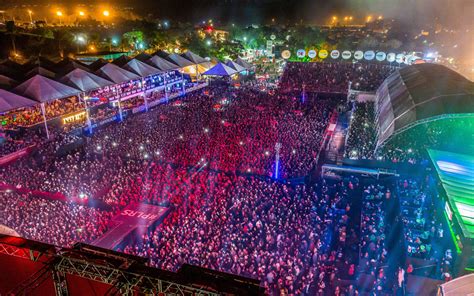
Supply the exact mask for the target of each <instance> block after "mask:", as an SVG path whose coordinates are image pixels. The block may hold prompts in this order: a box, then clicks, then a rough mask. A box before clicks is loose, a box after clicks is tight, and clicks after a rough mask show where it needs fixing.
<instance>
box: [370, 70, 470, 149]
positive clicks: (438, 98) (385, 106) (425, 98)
mask: <svg viewBox="0 0 474 296" xmlns="http://www.w3.org/2000/svg"><path fill="white" fill-rule="evenodd" d="M375 109H376V124H377V147H380V146H383V145H384V144H385V143H386V142H387V141H388V140H390V139H391V138H392V137H393V136H394V135H396V134H399V133H401V132H403V131H405V130H407V129H410V128H412V127H414V126H416V125H418V124H420V123H424V122H428V121H433V120H437V119H441V118H446V117H448V116H459V117H474V83H473V82H472V81H470V80H468V79H467V78H465V77H463V76H462V75H460V74H459V73H457V72H455V71H453V70H451V69H449V68H447V67H444V66H441V65H437V64H418V65H412V66H408V67H405V68H400V69H398V70H397V71H395V72H394V73H393V74H392V75H390V76H389V77H388V78H387V79H386V80H385V81H384V82H383V84H382V85H381V86H380V87H379V89H378V90H377V93H376V106H375Z"/></svg>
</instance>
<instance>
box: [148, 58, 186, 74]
mask: <svg viewBox="0 0 474 296" xmlns="http://www.w3.org/2000/svg"><path fill="white" fill-rule="evenodd" d="M147 63H148V64H150V65H153V66H154V67H155V68H158V69H160V70H162V71H169V70H176V69H178V68H179V66H178V65H176V64H174V63H171V62H169V61H167V60H165V59H164V58H162V57H159V56H157V55H155V56H152V57H151V58H150V59H149V60H148V61H147Z"/></svg>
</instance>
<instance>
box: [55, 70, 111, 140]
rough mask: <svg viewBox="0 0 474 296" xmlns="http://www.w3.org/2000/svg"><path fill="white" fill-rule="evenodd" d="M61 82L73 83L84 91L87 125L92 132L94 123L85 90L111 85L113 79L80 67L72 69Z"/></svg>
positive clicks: (82, 97)
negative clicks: (91, 119) (110, 79)
mask: <svg viewBox="0 0 474 296" xmlns="http://www.w3.org/2000/svg"><path fill="white" fill-rule="evenodd" d="M61 82H64V83H66V84H69V85H72V86H74V87H76V88H77V89H80V90H81V91H82V92H83V93H82V96H81V99H82V102H83V104H84V109H85V110H86V117H87V125H88V126H89V131H90V132H92V123H91V121H90V115H89V107H88V106H87V102H86V100H85V99H84V96H85V92H88V91H92V90H96V89H99V88H102V87H106V86H110V85H113V84H114V83H113V82H112V81H109V80H107V79H105V78H102V77H99V76H97V75H95V74H93V73H90V72H87V71H84V70H82V69H79V68H78V69H75V70H72V71H71V72H69V73H68V74H66V75H65V76H64V77H62V78H61Z"/></svg>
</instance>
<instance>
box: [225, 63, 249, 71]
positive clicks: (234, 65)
mask: <svg viewBox="0 0 474 296" xmlns="http://www.w3.org/2000/svg"><path fill="white" fill-rule="evenodd" d="M225 64H226V65H227V66H229V67H231V68H232V69H234V70H235V71H237V72H239V73H240V72H243V71H245V70H247V69H246V68H244V67H242V66H241V65H239V64H237V63H236V62H234V61H231V60H228V61H227V63H225Z"/></svg>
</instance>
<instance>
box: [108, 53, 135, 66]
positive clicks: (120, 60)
mask: <svg viewBox="0 0 474 296" xmlns="http://www.w3.org/2000/svg"><path fill="white" fill-rule="evenodd" d="M131 60H132V59H131V58H129V57H127V56H126V55H121V56H119V57H118V58H116V59H115V60H113V61H112V64H115V65H117V66H119V67H123V66H124V65H126V64H127V63H128V62H129V61H131Z"/></svg>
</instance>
